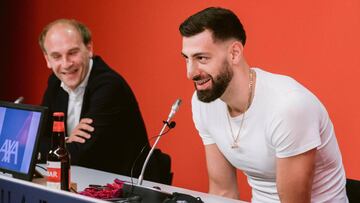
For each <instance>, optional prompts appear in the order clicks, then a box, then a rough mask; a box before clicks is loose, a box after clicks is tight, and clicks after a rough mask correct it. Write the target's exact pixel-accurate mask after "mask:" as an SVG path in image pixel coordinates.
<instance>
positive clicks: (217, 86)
mask: <svg viewBox="0 0 360 203" xmlns="http://www.w3.org/2000/svg"><path fill="white" fill-rule="evenodd" d="M221 70H222V71H221V72H220V73H219V74H218V75H217V76H216V77H215V79H214V77H212V76H211V75H208V76H209V77H210V81H211V82H212V88H209V89H205V90H198V89H197V88H196V84H195V83H194V84H195V89H196V95H197V97H198V99H199V100H200V101H202V102H206V103H209V102H212V101H214V100H216V99H218V98H219V97H221V95H223V94H224V92H225V90H226V88H227V87H228V86H229V83H230V81H231V79H232V78H233V75H234V72H233V71H232V69H231V68H230V65H229V63H228V62H227V61H224V62H223V64H222V68H221ZM201 79H203V77H200V76H198V77H195V78H194V80H195V81H196V80H201Z"/></svg>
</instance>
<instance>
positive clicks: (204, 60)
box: [198, 56, 209, 63]
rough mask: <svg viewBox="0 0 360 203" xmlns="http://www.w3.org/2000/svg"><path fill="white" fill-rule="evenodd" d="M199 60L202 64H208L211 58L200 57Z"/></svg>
mask: <svg viewBox="0 0 360 203" xmlns="http://www.w3.org/2000/svg"><path fill="white" fill-rule="evenodd" d="M198 60H199V62H200V63H207V62H208V60H209V57H205V56H200V57H198Z"/></svg>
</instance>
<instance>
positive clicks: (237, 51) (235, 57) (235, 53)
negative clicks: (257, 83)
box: [229, 41, 244, 64]
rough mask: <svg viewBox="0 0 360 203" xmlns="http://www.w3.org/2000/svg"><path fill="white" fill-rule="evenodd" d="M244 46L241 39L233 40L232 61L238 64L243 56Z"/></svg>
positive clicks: (230, 51) (230, 50) (231, 46)
mask: <svg viewBox="0 0 360 203" xmlns="http://www.w3.org/2000/svg"><path fill="white" fill-rule="evenodd" d="M243 51H244V46H243V45H242V44H241V42H240V41H233V42H232V43H231V44H230V46H229V55H230V61H231V62H232V63H233V64H238V63H239V62H240V61H241V60H242V58H243Z"/></svg>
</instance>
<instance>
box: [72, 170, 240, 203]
mask: <svg viewBox="0 0 360 203" xmlns="http://www.w3.org/2000/svg"><path fill="white" fill-rule="evenodd" d="M71 175H72V182H75V183H77V186H78V191H82V190H84V189H85V188H86V187H88V185H89V184H96V185H105V184H106V183H113V182H114V180H115V179H116V178H117V179H120V180H123V181H130V178H129V177H127V176H121V175H117V174H113V173H107V172H103V171H98V170H94V169H89V168H84V167H79V166H72V167H71ZM133 181H134V183H135V184H136V183H137V179H136V178H134V179H133ZM142 185H143V186H146V187H154V186H158V187H160V188H161V190H162V191H164V192H168V193H173V192H179V193H185V194H189V195H192V196H195V197H200V198H201V199H202V200H203V201H204V202H206V203H219V202H222V203H246V202H244V201H240V200H234V199H229V198H224V197H220V196H216V195H212V194H207V193H203V192H197V191H193V190H188V189H184V188H179V187H175V186H169V185H164V184H160V183H155V182H151V181H146V180H144V181H143V184H142Z"/></svg>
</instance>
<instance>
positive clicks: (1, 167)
mask: <svg viewBox="0 0 360 203" xmlns="http://www.w3.org/2000/svg"><path fill="white" fill-rule="evenodd" d="M46 113H47V109H46V107H41V106H32V105H25V104H14V103H9V102H2V101H0V171H2V172H4V173H7V174H11V175H12V176H13V177H15V178H20V179H25V180H31V178H32V175H33V173H34V167H35V162H36V154H37V147H38V146H37V145H38V141H39V137H40V134H41V133H42V131H43V128H44V126H45V118H46V115H45V114H46Z"/></svg>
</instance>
